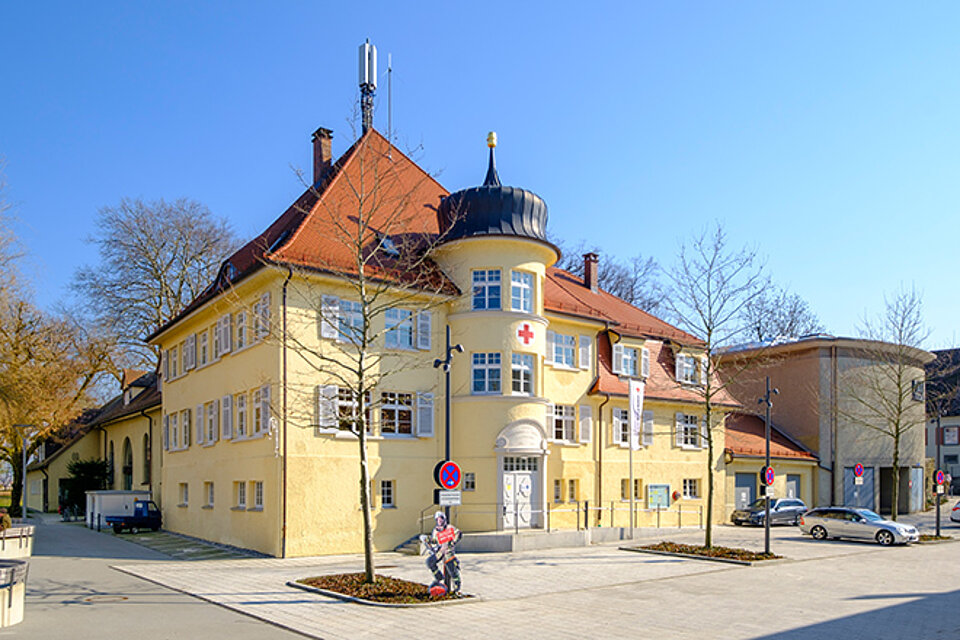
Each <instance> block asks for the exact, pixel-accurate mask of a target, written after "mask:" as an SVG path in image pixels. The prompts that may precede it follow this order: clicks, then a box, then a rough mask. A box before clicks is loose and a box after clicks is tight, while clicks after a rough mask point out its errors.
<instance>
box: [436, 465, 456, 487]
mask: <svg viewBox="0 0 960 640" xmlns="http://www.w3.org/2000/svg"><path fill="white" fill-rule="evenodd" d="M461 475H462V474H461V473H460V465H458V464H457V463H456V462H454V461H453V460H447V461H445V462H443V463H442V464H440V466H439V467H438V469H437V482H438V483H439V484H440V486H441V487H443V488H444V489H456V488H457V487H458V486H460V476H461Z"/></svg>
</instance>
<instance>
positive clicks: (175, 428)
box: [170, 413, 183, 449]
mask: <svg viewBox="0 0 960 640" xmlns="http://www.w3.org/2000/svg"><path fill="white" fill-rule="evenodd" d="M178 418H179V416H178V415H177V414H176V413H171V414H170V442H171V444H172V445H173V446H172V447H171V449H182V448H183V443H182V441H181V440H180V428H179V421H178Z"/></svg>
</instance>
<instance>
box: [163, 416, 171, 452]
mask: <svg viewBox="0 0 960 640" xmlns="http://www.w3.org/2000/svg"><path fill="white" fill-rule="evenodd" d="M163 450H164V451H169V450H170V416H163Z"/></svg>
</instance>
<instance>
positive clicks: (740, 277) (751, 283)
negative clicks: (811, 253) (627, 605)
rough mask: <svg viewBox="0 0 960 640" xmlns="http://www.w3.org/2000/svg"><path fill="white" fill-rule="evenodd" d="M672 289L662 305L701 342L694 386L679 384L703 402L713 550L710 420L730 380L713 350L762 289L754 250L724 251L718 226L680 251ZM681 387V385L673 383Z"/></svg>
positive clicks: (733, 333)
mask: <svg viewBox="0 0 960 640" xmlns="http://www.w3.org/2000/svg"><path fill="white" fill-rule="evenodd" d="M668 276H669V278H670V281H671V282H672V284H673V290H672V292H671V294H670V295H669V296H668V297H667V298H666V300H667V305H668V308H669V309H670V311H671V312H672V314H673V316H674V318H675V319H676V321H677V323H678V324H679V325H680V327H681V328H682V329H684V330H686V331H688V332H690V333H691V334H693V335H694V336H696V337H698V338H699V339H701V340H702V341H703V346H702V349H703V358H702V360H701V367H702V369H701V372H700V373H701V375H700V376H699V384H689V385H688V384H684V386H685V387H687V388H689V389H690V390H691V391H693V392H694V393H696V394H697V395H698V396H699V397H700V398H701V399H702V401H703V410H704V428H703V435H704V437H705V438H706V441H707V513H706V528H705V537H704V544H705V546H707V547H710V546H712V545H713V525H712V523H713V498H714V486H713V484H714V483H713V473H714V468H713V467H714V461H715V458H714V431H715V430H719V429H722V428H723V427H722V416H720V418H721V419H720V420H715V419H714V413H715V406H716V402H717V400H718V399H719V396H720V395H721V394H723V393H724V392H725V390H726V385H727V384H729V383H730V381H731V378H730V377H727V378H726V380H725V381H724V382H721V378H720V376H719V375H718V374H719V373H720V371H719V369H720V363H721V361H720V358H719V357H718V356H719V352H718V348H719V347H721V346H722V345H726V344H732V343H734V342H736V341H737V340H738V339H739V338H740V337H741V336H742V335H743V331H744V327H743V324H742V323H741V322H740V317H741V315H742V314H743V312H744V309H745V308H746V306H747V305H749V304H751V303H752V302H754V301H755V300H757V298H759V297H760V296H761V295H763V292H764V291H765V290H766V288H767V286H768V281H767V278H766V276H764V274H763V265H762V264H761V263H760V261H759V260H758V258H757V254H756V251H755V250H753V249H750V248H743V249H740V250H734V249H731V248H730V247H729V246H728V241H727V235H726V232H725V231H724V229H723V227H722V226H721V225H720V224H719V223H718V224H717V225H716V226H715V227H714V228H712V229H707V230H704V231H702V232H700V233H699V234H698V235H696V236H694V237H693V238H692V239H691V240H690V242H689V244H687V245H683V246H681V248H680V253H679V256H678V258H677V262H676V265H675V266H674V267H673V269H672V270H671V271H669V272H668ZM677 382H678V384H682V383H681V381H679V380H678V381H677Z"/></svg>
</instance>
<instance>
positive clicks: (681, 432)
mask: <svg viewBox="0 0 960 640" xmlns="http://www.w3.org/2000/svg"><path fill="white" fill-rule="evenodd" d="M676 445H677V446H678V447H682V448H684V449H699V448H700V418H699V417H698V416H694V415H688V414H685V413H678V414H677V424H676Z"/></svg>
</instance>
